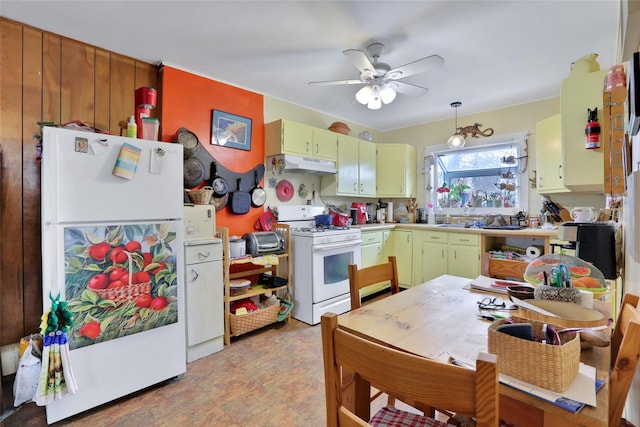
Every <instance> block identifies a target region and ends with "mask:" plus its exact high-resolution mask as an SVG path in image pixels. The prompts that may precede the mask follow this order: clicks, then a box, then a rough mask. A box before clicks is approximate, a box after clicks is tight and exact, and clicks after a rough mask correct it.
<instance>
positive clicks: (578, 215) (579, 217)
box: [569, 206, 596, 222]
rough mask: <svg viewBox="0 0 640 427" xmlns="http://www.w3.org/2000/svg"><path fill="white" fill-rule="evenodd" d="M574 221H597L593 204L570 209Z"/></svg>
mask: <svg viewBox="0 0 640 427" xmlns="http://www.w3.org/2000/svg"><path fill="white" fill-rule="evenodd" d="M569 213H570V214H571V218H573V222H593V221H595V219H596V217H595V213H594V209H593V207H592V206H588V207H576V208H573V209H571V210H570V211H569Z"/></svg>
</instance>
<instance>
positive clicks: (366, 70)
mask: <svg viewBox="0 0 640 427" xmlns="http://www.w3.org/2000/svg"><path fill="white" fill-rule="evenodd" d="M342 53H344V54H345V56H346V57H347V58H349V61H351V63H352V64H353V65H355V66H356V67H357V68H358V70H360V73H362V74H367V75H370V76H371V77H373V75H374V74H375V73H376V69H375V67H374V66H373V64H372V63H371V61H369V58H367V55H366V54H365V53H364V52H363V51H361V50H356V49H347V50H343V51H342Z"/></svg>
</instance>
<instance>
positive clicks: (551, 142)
mask: <svg viewBox="0 0 640 427" xmlns="http://www.w3.org/2000/svg"><path fill="white" fill-rule="evenodd" d="M561 146H562V117H561V115H560V114H556V115H555V116H552V117H549V118H548V119H545V120H541V121H539V122H538V123H537V124H536V171H537V172H536V173H537V183H536V185H537V188H538V193H540V194H548V193H566V192H568V191H569V189H568V188H567V187H565V186H564V185H563V183H562V182H563V180H562V172H563V171H562V149H561Z"/></svg>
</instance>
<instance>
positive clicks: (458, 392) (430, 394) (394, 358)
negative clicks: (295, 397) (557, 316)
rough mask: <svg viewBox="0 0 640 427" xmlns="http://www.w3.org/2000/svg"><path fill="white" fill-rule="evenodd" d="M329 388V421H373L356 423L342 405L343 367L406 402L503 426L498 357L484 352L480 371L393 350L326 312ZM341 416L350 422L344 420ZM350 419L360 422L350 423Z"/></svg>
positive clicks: (485, 424) (324, 335)
mask: <svg viewBox="0 0 640 427" xmlns="http://www.w3.org/2000/svg"><path fill="white" fill-rule="evenodd" d="M321 323H322V342H323V352H324V361H325V380H326V381H328V382H327V384H326V387H327V422H328V423H327V425H329V426H336V425H340V426H342V425H367V424H366V423H364V424H358V423H359V422H360V421H357V420H356V421H354V420H353V417H352V415H353V414H348V412H349V411H348V410H347V409H346V408H344V407H343V406H342V396H341V388H340V384H339V378H340V377H339V375H338V374H337V373H338V372H339V371H340V369H345V370H348V371H351V372H354V373H355V374H356V375H358V376H360V377H361V378H363V379H364V380H366V381H367V382H369V383H370V384H371V385H372V386H374V387H376V388H380V389H383V390H385V391H387V392H388V393H390V394H393V395H394V396H395V397H397V398H398V399H399V400H402V401H404V402H415V403H418V404H420V405H422V406H430V407H436V408H439V409H440V408H442V409H446V410H450V411H452V412H457V413H462V414H466V415H469V416H475V417H476V425H477V426H478V427H489V426H497V425H498V402H499V397H498V368H497V364H496V359H497V358H496V356H495V355H492V354H486V353H481V354H480V356H479V358H478V360H477V362H476V371H473V370H469V369H465V368H461V367H458V366H454V365H448V364H445V363H440V362H436V361H433V360H429V359H426V358H424V357H420V356H416V355H414V354H411V353H407V352H404V351H400V350H396V349H392V348H389V347H386V346H383V345H381V344H378V343H376V342H373V341H370V340H367V339H365V338H362V337H360V336H357V335H354V334H352V333H350V332H349V331H346V330H344V329H341V328H340V327H339V326H338V320H337V316H336V315H335V314H333V313H327V314H325V315H323V316H322V319H321ZM338 420H341V421H344V422H345V423H347V424H340V423H338ZM350 422H355V423H354V424H350Z"/></svg>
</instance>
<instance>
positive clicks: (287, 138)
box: [264, 120, 337, 160]
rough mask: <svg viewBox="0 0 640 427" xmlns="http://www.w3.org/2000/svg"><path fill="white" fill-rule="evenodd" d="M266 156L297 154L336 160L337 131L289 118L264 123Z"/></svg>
mask: <svg viewBox="0 0 640 427" xmlns="http://www.w3.org/2000/svg"><path fill="white" fill-rule="evenodd" d="M264 129H265V132H264V146H265V153H264V154H265V156H272V155H275V154H295V155H298V156H305V157H315V158H319V159H328V160H336V153H337V137H336V135H337V134H336V133H334V132H331V131H328V130H324V129H318V128H314V127H312V126H307V125H303V124H301V123H296V122H292V121H289V120H276V121H274V122H271V123H267V124H266V125H264Z"/></svg>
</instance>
